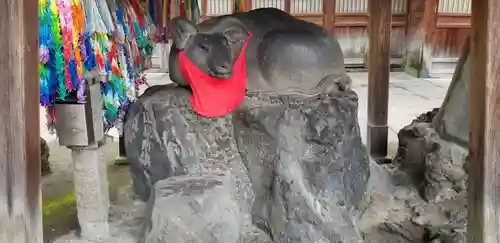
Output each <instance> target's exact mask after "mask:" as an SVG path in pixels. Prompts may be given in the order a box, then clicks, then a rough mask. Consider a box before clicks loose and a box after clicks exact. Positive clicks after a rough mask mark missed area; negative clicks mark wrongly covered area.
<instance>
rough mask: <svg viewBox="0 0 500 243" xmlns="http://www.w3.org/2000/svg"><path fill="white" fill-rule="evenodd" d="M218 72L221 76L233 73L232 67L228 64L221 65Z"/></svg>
mask: <svg viewBox="0 0 500 243" xmlns="http://www.w3.org/2000/svg"><path fill="white" fill-rule="evenodd" d="M217 72H218V73H220V74H226V73H229V72H231V66H230V64H229V63H228V62H223V63H220V64H219V65H218V67H217Z"/></svg>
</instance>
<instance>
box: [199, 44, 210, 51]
mask: <svg viewBox="0 0 500 243" xmlns="http://www.w3.org/2000/svg"><path fill="white" fill-rule="evenodd" d="M199 47H200V49H201V50H202V51H208V46H207V45H205V44H200V45H199Z"/></svg>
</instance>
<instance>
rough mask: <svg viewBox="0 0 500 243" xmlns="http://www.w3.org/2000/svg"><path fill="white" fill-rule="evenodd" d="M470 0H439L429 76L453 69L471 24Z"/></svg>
mask: <svg viewBox="0 0 500 243" xmlns="http://www.w3.org/2000/svg"><path fill="white" fill-rule="evenodd" d="M470 13H471V0H440V1H439V3H438V11H437V13H436V15H437V16H436V27H435V29H434V34H433V39H432V70H431V74H430V76H439V75H440V74H450V73H453V72H454V70H455V66H456V63H457V62H458V58H459V57H460V53H461V51H462V45H463V44H464V43H465V39H466V38H467V36H468V34H469V30H470V26H471V14H470Z"/></svg>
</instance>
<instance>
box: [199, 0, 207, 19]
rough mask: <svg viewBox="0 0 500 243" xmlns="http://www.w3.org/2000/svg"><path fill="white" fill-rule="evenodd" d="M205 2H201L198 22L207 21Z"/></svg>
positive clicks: (205, 0)
mask: <svg viewBox="0 0 500 243" xmlns="http://www.w3.org/2000/svg"><path fill="white" fill-rule="evenodd" d="M207 4H208V3H207V0H201V16H200V22H201V21H203V20H205V19H207V18H208V17H207V9H208V6H207Z"/></svg>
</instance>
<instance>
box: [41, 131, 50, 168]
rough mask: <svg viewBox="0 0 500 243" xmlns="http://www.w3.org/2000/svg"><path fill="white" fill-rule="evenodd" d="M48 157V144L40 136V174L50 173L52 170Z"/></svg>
mask: <svg viewBox="0 0 500 243" xmlns="http://www.w3.org/2000/svg"><path fill="white" fill-rule="evenodd" d="M49 157H50V149H49V145H48V144H47V141H45V139H43V138H40V163H41V167H42V175H48V174H50V173H52V171H51V170H50V164H49Z"/></svg>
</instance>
